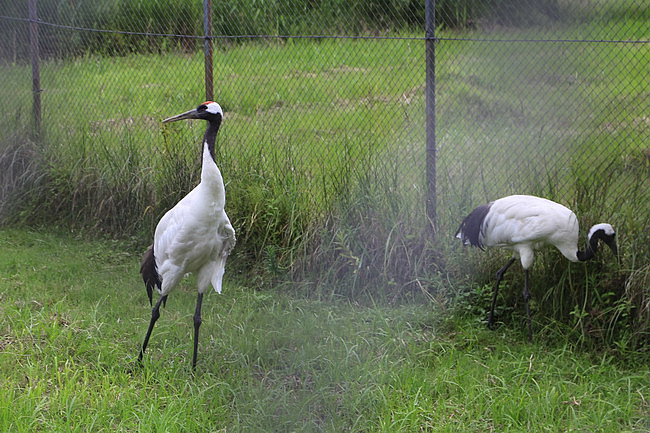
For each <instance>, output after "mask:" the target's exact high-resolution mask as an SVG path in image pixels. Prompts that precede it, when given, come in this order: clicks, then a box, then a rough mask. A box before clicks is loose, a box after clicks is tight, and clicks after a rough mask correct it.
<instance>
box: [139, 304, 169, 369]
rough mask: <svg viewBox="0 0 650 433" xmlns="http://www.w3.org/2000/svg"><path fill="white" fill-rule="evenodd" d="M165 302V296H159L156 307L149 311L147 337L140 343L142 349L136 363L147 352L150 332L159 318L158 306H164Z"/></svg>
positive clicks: (140, 360)
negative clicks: (149, 318) (149, 319)
mask: <svg viewBox="0 0 650 433" xmlns="http://www.w3.org/2000/svg"><path fill="white" fill-rule="evenodd" d="M166 301H167V295H165V296H161V297H160V299H158V302H156V305H155V306H154V307H153V309H152V310H151V321H150V322H149V329H147V335H145V337H144V343H142V349H140V355H139V356H138V363H142V357H143V356H144V351H145V350H147V344H149V337H151V331H153V325H155V324H156V320H158V318H159V317H160V304H164V303H165V302H166Z"/></svg>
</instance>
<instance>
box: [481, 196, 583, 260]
mask: <svg viewBox="0 0 650 433" xmlns="http://www.w3.org/2000/svg"><path fill="white" fill-rule="evenodd" d="M578 234H579V226H578V218H576V215H575V214H574V213H573V212H572V211H571V210H570V209H569V208H567V207H566V206H563V205H561V204H559V203H555V202H553V201H551V200H547V199H545V198H541V197H535V196H530V195H511V196H508V197H503V198H500V199H498V200H495V201H494V202H492V204H491V206H490V210H489V212H488V214H487V215H486V217H485V220H484V221H483V225H482V227H481V236H482V238H481V240H482V243H483V245H485V246H488V247H493V246H494V247H502V248H506V249H510V250H512V251H513V253H514V255H515V256H516V257H517V258H519V259H520V260H521V265H522V267H523V268H524V269H528V268H530V267H531V266H532V264H533V260H534V251H535V250H536V249H539V248H541V247H542V246H544V245H546V244H549V245H553V246H555V247H556V248H557V249H558V250H559V251H560V252H561V253H562V255H564V257H566V258H567V259H569V260H571V261H572V262H577V261H578V257H577V255H576V253H577V251H578Z"/></svg>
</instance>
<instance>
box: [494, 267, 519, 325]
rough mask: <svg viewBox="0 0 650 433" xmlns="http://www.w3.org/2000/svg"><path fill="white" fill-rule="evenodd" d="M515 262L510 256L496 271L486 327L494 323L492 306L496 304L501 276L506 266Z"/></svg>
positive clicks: (506, 268)
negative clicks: (495, 280)
mask: <svg viewBox="0 0 650 433" xmlns="http://www.w3.org/2000/svg"><path fill="white" fill-rule="evenodd" d="M514 262H515V258H514V257H513V258H511V259H510V260H509V261H508V263H506V264H505V266H503V267H502V268H501V269H499V270H498V271H497V282H496V284H495V285H494V293H493V294H492V307H491V308H490V315H489V316H488V328H490V329H492V327H493V325H494V323H493V320H494V307H495V306H496V304H497V293H498V291H499V283H500V282H501V279H502V278H503V274H505V273H506V271H507V270H508V268H509V267H510V266H511V265H512V264H513V263H514Z"/></svg>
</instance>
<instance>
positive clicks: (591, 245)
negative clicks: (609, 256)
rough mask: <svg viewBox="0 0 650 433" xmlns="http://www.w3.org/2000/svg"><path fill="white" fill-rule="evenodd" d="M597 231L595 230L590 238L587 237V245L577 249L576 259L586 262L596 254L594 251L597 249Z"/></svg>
mask: <svg viewBox="0 0 650 433" xmlns="http://www.w3.org/2000/svg"><path fill="white" fill-rule="evenodd" d="M599 233H600V232H596V233H594V235H593V236H592V237H591V238H589V239H587V245H586V247H585V250H584V251H578V252H577V253H576V256H577V257H578V260H580V261H581V262H586V261H587V260H590V259H592V258H593V257H594V256H595V255H596V251H598V240H599V239H600V236H599Z"/></svg>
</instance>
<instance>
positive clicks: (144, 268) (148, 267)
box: [140, 244, 167, 306]
mask: <svg viewBox="0 0 650 433" xmlns="http://www.w3.org/2000/svg"><path fill="white" fill-rule="evenodd" d="M140 273H141V274H142V280H143V281H144V285H145V287H146V288H147V296H148V297H149V304H150V305H153V301H152V296H153V289H154V287H158V290H160V288H161V285H162V280H161V279H160V274H158V267H157V266H156V258H155V256H154V254H153V244H152V245H150V246H149V248H147V251H145V253H144V255H143V256H142V262H141V263H140ZM166 301H167V300H166V299H165V300H164V301H163V306H165V304H166V303H167V302H166Z"/></svg>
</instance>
